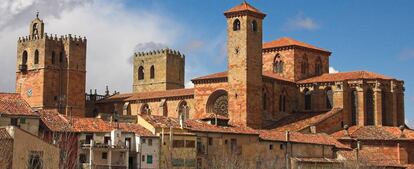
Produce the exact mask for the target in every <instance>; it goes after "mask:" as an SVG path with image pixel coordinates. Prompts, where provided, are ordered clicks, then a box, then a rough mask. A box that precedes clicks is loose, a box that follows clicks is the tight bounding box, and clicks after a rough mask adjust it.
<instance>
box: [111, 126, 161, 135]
mask: <svg viewBox="0 0 414 169" xmlns="http://www.w3.org/2000/svg"><path fill="white" fill-rule="evenodd" d="M119 128H120V129H121V130H122V131H123V132H133V133H135V134H137V135H140V136H155V135H154V134H152V133H151V132H150V131H149V130H147V129H146V128H144V127H142V126H140V125H138V124H133V123H119Z"/></svg>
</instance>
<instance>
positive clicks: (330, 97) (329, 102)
mask: <svg viewBox="0 0 414 169" xmlns="http://www.w3.org/2000/svg"><path fill="white" fill-rule="evenodd" d="M332 107H333V92H332V89H331V88H327V89H326V108H327V109H332Z"/></svg>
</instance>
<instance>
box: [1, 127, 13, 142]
mask: <svg viewBox="0 0 414 169" xmlns="http://www.w3.org/2000/svg"><path fill="white" fill-rule="evenodd" d="M11 139H13V137H12V136H11V135H10V134H9V132H7V129H5V128H0V140H11Z"/></svg>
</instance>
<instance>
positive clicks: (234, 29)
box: [233, 19, 240, 31]
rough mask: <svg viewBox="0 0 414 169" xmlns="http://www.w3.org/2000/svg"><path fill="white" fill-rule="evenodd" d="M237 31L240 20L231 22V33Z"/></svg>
mask: <svg viewBox="0 0 414 169" xmlns="http://www.w3.org/2000/svg"><path fill="white" fill-rule="evenodd" d="M238 30H240V20H239V19H236V20H234V22H233V31H238Z"/></svg>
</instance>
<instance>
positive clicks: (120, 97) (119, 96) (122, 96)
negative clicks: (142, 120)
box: [99, 93, 133, 103]
mask: <svg viewBox="0 0 414 169" xmlns="http://www.w3.org/2000/svg"><path fill="white" fill-rule="evenodd" d="M131 96H133V93H124V94H115V95H113V96H109V97H108V98H105V99H103V100H100V101H99V102H102V103H106V102H119V101H123V100H125V99H127V98H130V97H131Z"/></svg>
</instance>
